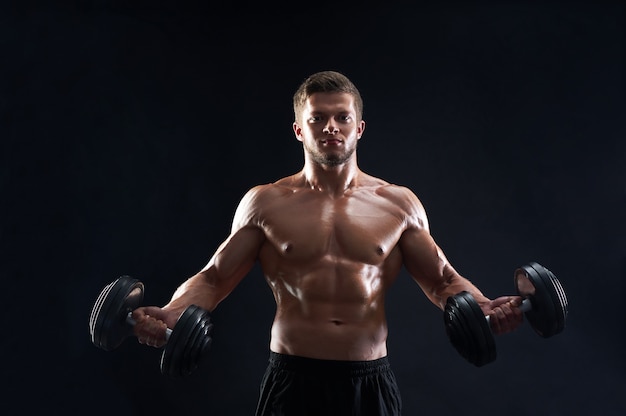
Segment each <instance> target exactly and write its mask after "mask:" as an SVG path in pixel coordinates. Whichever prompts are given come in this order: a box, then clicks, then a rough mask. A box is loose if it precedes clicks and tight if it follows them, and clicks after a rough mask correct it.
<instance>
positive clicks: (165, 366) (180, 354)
mask: <svg viewBox="0 0 626 416" xmlns="http://www.w3.org/2000/svg"><path fill="white" fill-rule="evenodd" d="M198 309H200V308H199V307H198V306H196V305H190V306H188V307H187V309H185V311H184V312H183V314H182V315H181V316H180V318H179V319H178V322H176V325H174V328H173V329H172V333H171V334H170V337H169V339H168V341H167V344H166V345H165V349H164V350H163V353H162V354H161V372H162V373H163V374H166V375H169V376H171V377H180V376H184V375H187V370H186V369H185V348H186V346H187V343H188V342H189V339H190V338H191V337H192V336H193V335H194V330H195V329H196V325H197V324H198V320H199V314H198V312H197V311H198Z"/></svg>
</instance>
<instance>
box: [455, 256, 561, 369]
mask: <svg viewBox="0 0 626 416" xmlns="http://www.w3.org/2000/svg"><path fill="white" fill-rule="evenodd" d="M514 283H515V288H516V290H517V293H518V294H519V296H521V297H522V299H523V301H522V304H521V305H520V306H519V308H520V309H521V310H522V312H524V316H525V317H526V319H527V320H528V322H529V323H530V325H531V326H532V328H533V329H534V330H535V332H536V333H537V334H539V335H540V336H541V337H543V338H549V337H551V336H553V335H556V334H558V333H560V332H562V331H563V329H564V328H565V320H566V318H567V313H568V302H567V297H566V295H565V291H564V290H563V287H562V286H561V283H560V282H559V280H558V279H557V278H556V276H555V275H554V274H553V273H552V272H551V271H550V270H548V269H546V268H545V267H543V266H541V265H540V264H538V263H536V262H531V263H529V264H528V265H525V266H523V267H520V268H518V269H516V270H515V273H514ZM443 318H444V324H445V328H446V334H447V335H448V338H449V340H450V342H451V344H452V345H453V346H454V348H455V349H456V350H457V351H458V352H459V354H461V356H463V358H465V359H466V360H467V361H469V362H470V363H472V364H474V365H475V366H477V367H481V366H483V365H485V364H488V363H490V362H492V361H494V360H495V359H496V357H497V353H496V346H495V339H494V336H493V333H492V332H491V328H490V326H489V317H488V316H485V315H484V314H483V312H482V309H480V306H479V305H478V302H477V301H476V300H475V299H474V297H473V296H472V295H470V294H469V293H468V292H465V291H463V292H460V293H458V294H456V295H454V296H451V297H449V298H448V299H447V301H446V306H445V308H444V314H443Z"/></svg>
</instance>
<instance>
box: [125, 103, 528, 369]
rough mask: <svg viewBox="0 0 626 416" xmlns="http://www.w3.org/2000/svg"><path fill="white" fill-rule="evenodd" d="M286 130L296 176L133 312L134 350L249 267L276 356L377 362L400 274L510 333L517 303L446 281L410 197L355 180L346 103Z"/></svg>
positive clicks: (256, 195) (359, 123) (243, 212)
mask: <svg viewBox="0 0 626 416" xmlns="http://www.w3.org/2000/svg"><path fill="white" fill-rule="evenodd" d="M293 130H294V134H295V136H296V138H297V140H299V141H301V142H302V144H303V149H304V167H303V169H302V170H301V171H300V172H298V173H296V174H294V175H292V176H288V177H285V178H282V179H280V180H278V181H277V182H275V183H271V184H265V185H259V186H256V187H254V188H252V189H250V190H249V191H248V192H247V193H246V195H245V196H244V197H243V198H242V200H241V202H240V204H239V206H238V207H237V210H236V212H235V217H234V221H233V225H232V229H231V233H230V235H229V236H228V238H227V239H226V240H225V241H224V242H223V243H222V244H221V245H220V246H219V247H218V249H217V250H216V252H215V254H214V255H213V256H212V258H211V259H210V261H209V262H208V264H207V265H206V266H205V267H204V268H203V269H202V270H201V271H200V272H199V273H198V274H196V275H195V276H192V277H191V278H189V279H188V280H187V281H186V282H184V283H183V284H182V285H181V286H180V287H179V288H178V289H177V290H176V291H175V293H174V295H173V296H172V299H171V300H170V302H169V303H168V304H167V305H165V306H164V307H163V308H159V307H154V306H152V307H141V308H138V309H137V310H135V311H134V312H133V317H134V318H135V320H136V321H137V324H136V325H135V333H136V335H137V337H138V339H139V342H141V343H145V344H148V345H152V346H161V345H163V343H164V339H163V336H162V330H163V329H164V327H165V325H167V326H168V327H170V328H172V327H173V326H174V325H175V324H176V321H177V319H178V317H179V316H180V314H182V312H183V311H184V309H185V308H186V307H187V306H189V305H190V304H195V305H198V306H200V307H203V308H205V309H207V310H209V311H213V310H214V309H215V308H216V307H217V306H218V304H219V303H220V302H221V301H222V300H224V299H225V298H226V297H227V296H228V295H229V294H230V293H231V292H232V291H233V290H234V289H235V287H236V286H237V284H238V283H239V282H240V281H241V279H243V278H244V277H245V276H246V275H247V274H248V273H249V272H250V270H251V268H252V267H253V266H254V264H255V263H256V262H257V261H258V262H259V264H260V265H261V267H262V270H263V273H264V275H265V278H266V280H267V282H268V284H269V286H270V287H271V289H272V291H273V294H274V298H275V300H276V306H277V307H276V315H275V318H274V322H273V325H272V331H271V339H270V349H271V350H272V351H274V352H278V353H283V354H291V355H298V356H303V357H310V358H319V359H329V360H374V359H377V358H381V357H384V356H386V355H387V344H386V341H387V321H386V317H385V304H384V300H385V294H386V292H387V289H388V288H389V287H390V286H391V285H392V284H393V282H394V281H395V279H396V277H397V276H398V274H399V272H400V270H401V268H402V267H403V266H404V267H405V268H406V270H407V271H408V272H409V274H410V275H411V276H412V277H413V279H414V280H415V282H417V284H418V285H419V287H420V288H421V289H422V290H423V291H424V293H425V294H426V296H427V297H428V299H430V301H431V302H432V303H433V304H434V305H436V306H437V307H439V308H440V309H443V308H444V307H445V302H446V299H447V298H448V297H449V296H452V295H455V294H457V293H458V292H460V291H462V290H467V291H469V292H471V293H472V294H473V295H474V297H475V298H476V299H477V301H478V302H479V304H480V306H481V308H482V310H483V312H484V313H485V315H489V316H490V324H491V326H492V328H493V330H494V333H496V334H502V333H506V332H509V331H512V330H514V329H515V328H516V327H517V326H519V324H520V323H521V322H522V312H521V311H520V310H519V308H518V307H517V306H519V304H520V303H521V298H520V297H518V296H502V297H499V298H497V299H494V300H490V299H488V298H487V297H485V296H484V295H483V294H482V293H481V291H480V290H479V289H478V288H477V287H476V286H474V285H473V284H472V283H471V282H470V281H469V280H468V279H466V278H464V277H463V276H461V275H460V274H459V273H457V272H456V270H455V269H454V268H453V267H452V266H451V264H450V263H449V262H448V260H447V259H446V256H445V255H444V253H443V251H442V250H441V249H440V247H439V246H438V245H437V244H436V243H435V241H434V240H433V238H432V236H431V235H430V232H429V225H428V219H427V216H426V213H425V210H424V207H423V206H422V204H421V203H420V201H419V199H418V198H417V196H415V194H414V193H413V192H412V191H410V190H409V189H408V188H406V187H402V186H398V185H393V184H389V183H388V182H385V181H384V180H382V179H379V178H376V177H373V176H370V175H368V174H366V173H364V172H363V171H361V170H360V169H359V167H358V164H357V157H356V147H357V143H358V141H359V140H360V139H361V136H362V135H363V132H364V130H365V122H364V121H363V120H358V119H357V114H356V111H355V107H354V100H353V97H352V96H351V95H350V94H347V93H314V94H313V95H311V96H310V97H309V98H308V101H307V103H306V105H305V107H304V109H303V111H302V114H300V116H299V117H297V119H296V121H295V122H294V124H293ZM146 316H152V317H154V318H156V319H158V320H160V321H163V322H162V323H160V324H159V325H155V324H154V321H151V320H147V319H145V317H146ZM150 322H152V323H151V324H150Z"/></svg>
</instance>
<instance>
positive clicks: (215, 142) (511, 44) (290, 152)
mask: <svg viewBox="0 0 626 416" xmlns="http://www.w3.org/2000/svg"><path fill="white" fill-rule="evenodd" d="M1 10H2V14H1V17H0V46H1V48H2V51H3V53H2V54H1V55H2V66H1V67H2V72H1V73H0V75H1V82H0V87H1V88H2V89H1V95H0V110H1V117H2V118H1V122H0V123H1V124H0V135H1V142H0V143H1V145H0V146H1V147H0V151H1V154H0V162H1V165H0V185H1V188H0V189H1V191H2V197H1V200H0V208H1V210H2V211H1V214H2V223H1V235H0V238H1V240H0V241H1V247H0V248H1V252H0V253H1V254H0V255H1V256H2V257H1V258H2V261H1V262H0V273H1V278H2V295H3V296H2V298H3V302H2V312H3V313H2V318H3V323H4V325H3V327H4V329H3V331H2V343H1V347H0V348H2V350H1V353H2V357H3V361H4V362H5V364H4V365H3V366H2V367H3V369H2V377H3V379H4V383H3V387H2V388H1V390H0V391H1V399H2V403H3V407H5V408H6V409H17V411H16V413H15V414H20V413H22V412H26V411H33V410H46V411H47V412H49V413H51V414H91V415H105V414H106V415H109V414H115V415H119V416H122V415H167V414H187V415H237V416H238V415H244V416H245V415H251V414H253V411H254V406H255V403H256V399H257V392H258V386H259V381H260V378H261V375H262V372H263V371H264V369H265V365H266V360H267V351H268V348H267V347H268V340H269V326H270V324H271V320H272V315H273V312H274V303H273V298H272V296H271V293H270V291H269V288H268V287H267V286H266V284H265V282H264V280H263V277H262V274H261V273H260V270H259V269H258V268H255V269H254V270H253V271H252V273H250V275H249V276H248V277H247V278H246V279H244V281H243V282H242V283H241V284H240V286H239V287H237V288H236V290H235V291H234V292H233V293H232V294H231V296H230V297H229V298H227V299H226V300H225V301H224V302H223V303H222V304H221V305H220V307H219V308H218V309H217V310H216V311H215V313H214V319H215V322H216V327H215V331H214V335H215V338H214V343H213V347H212V350H211V355H210V358H209V361H208V362H207V364H206V366H205V367H203V368H202V369H200V370H199V371H198V372H196V373H194V374H193V375H192V376H190V377H189V378H187V379H184V380H179V381H174V380H168V379H166V378H165V377H164V376H162V375H161V374H160V373H159V366H158V361H159V354H160V353H159V351H158V350H155V349H151V348H148V347H145V346H142V345H139V344H138V343H137V342H136V341H135V340H134V339H129V340H127V341H125V343H124V344H123V345H122V346H120V348H118V349H117V350H115V351H112V352H105V351H102V350H99V349H97V348H96V347H94V346H93V345H92V344H91V343H90V339H89V333H88V317H89V313H90V310H91V307H92V305H93V302H94V301H95V298H96V296H97V294H98V293H99V292H100V290H101V289H102V287H103V286H104V285H106V284H107V283H109V282H110V281H112V280H113V279H115V278H116V277H117V276H119V275H121V274H130V275H132V276H134V277H137V278H139V279H141V280H142V281H143V282H144V284H145V285H146V292H145V303H148V304H159V305H160V304H163V303H165V302H166V301H167V300H168V299H169V296H170V295H171V293H172V292H173V290H174V289H175V288H176V286H177V285H178V284H180V283H181V282H182V281H183V280H184V279H185V278H186V277H188V276H190V275H192V274H194V273H195V272H197V271H198V270H199V269H200V268H201V267H202V266H204V264H205V263H206V261H207V260H208V258H209V257H210V255H211V254H212V253H213V250H215V248H216V247H217V245H218V244H219V243H220V242H221V241H222V239H223V238H225V237H226V235H227V234H228V231H229V228H230V221H231V219H232V215H233V212H234V208H235V206H236V204H237V202H238V200H239V198H240V197H241V196H242V195H243V193H244V192H245V191H246V190H247V189H248V188H249V187H251V186H253V185H256V184H259V183H266V182H270V181H274V180H276V179H278V178H280V177H282V176H286V175H288V174H291V173H294V172H296V171H297V170H299V169H300V168H301V166H302V150H301V147H300V143H299V142H297V141H296V140H295V138H294V136H293V133H292V130H291V123H292V121H293V114H292V108H291V95H292V94H293V92H294V90H295V88H296V87H297V85H298V84H299V83H300V82H301V81H302V80H303V79H304V78H305V77H306V76H307V75H309V74H310V73H312V72H315V71H318V70H323V69H334V70H339V71H342V72H344V73H346V74H347V75H348V76H349V77H350V78H351V79H352V80H353V81H354V82H355V83H356V85H357V86H358V87H359V88H360V90H361V92H362V95H363V98H364V100H365V114H364V118H365V120H366V122H367V128H366V131H365V134H364V136H363V139H362V140H361V141H360V148H359V163H360V166H361V168H362V169H363V170H364V171H366V172H368V173H371V174H373V175H375V176H379V177H382V178H384V179H386V180H388V181H390V182H394V183H398V184H402V185H406V186H409V187H410V188H411V189H413V190H414V191H415V192H416V194H417V195H418V196H419V197H420V199H421V200H422V202H423V203H424V205H425V207H426V210H427V212H428V215H429V218H430V223H431V229H432V233H433V235H434V237H435V238H436V240H437V241H438V242H439V244H440V245H441V246H442V247H443V249H444V250H445V252H446V254H447V256H448V258H449V259H450V261H451V262H452V264H453V265H454V266H455V267H456V268H457V269H458V270H459V271H460V272H461V273H462V274H464V275H465V276H467V277H469V278H470V279H472V280H473V281H474V282H475V283H476V284H477V285H478V286H479V287H480V288H481V289H482V290H483V291H484V292H485V293H486V294H487V295H488V296H490V297H495V296H498V295H501V294H509V293H513V291H514V288H513V279H512V275H513V270H514V269H515V268H516V267H518V266H520V265H522V264H526V263H528V262H529V261H538V262H539V263H541V264H543V265H545V266H546V267H548V268H549V269H551V270H552V271H553V272H554V273H555V274H556V275H557V277H559V279H560V280H561V282H562V284H563V286H564V288H565V290H566V292H567V294H568V298H569V304H570V313H569V315H568V320H567V327H566V330H565V331H564V332H563V333H562V334H559V335H557V336H555V337H553V338H549V339H543V338H540V337H539V336H537V335H536V334H535V333H534V332H533V330H532V328H530V326H529V325H527V324H525V325H524V326H523V327H522V328H521V329H520V330H519V331H517V332H515V333H513V334H509V335H505V336H501V337H498V339H497V345H498V359H497V360H496V361H495V362H494V363H491V364H489V365H487V366H485V367H481V368H475V367H473V366H472V365H470V364H469V363H467V362H466V361H464V360H463V359H462V358H461V357H460V356H459V355H458V354H457V353H456V351H454V350H453V348H452V347H451V345H450V344H449V342H448V340H447V338H446V335H445V332H444V327H443V323H442V316H441V312H440V311H439V310H438V309H436V308H435V307H433V305H432V304H430V303H429V302H428V301H427V300H426V298H425V296H424V295H423V294H422V293H421V292H420V291H419V288H418V287H417V285H416V284H415V283H414V282H413V281H411V279H410V278H409V276H408V275H407V274H406V273H405V272H404V271H403V272H402V274H401V275H400V276H399V278H398V280H397V283H396V284H395V286H394V287H393V288H392V289H391V291H390V293H389V295H388V299H387V309H388V315H389V316H388V318H389V328H390V334H389V342H388V346H389V354H390V359H391V362H392V365H393V366H394V370H395V372H396V375H397V377H398V382H399V384H400V388H401V391H402V395H403V401H404V409H405V414H406V415H417V414H438V415H458V414H464V415H484V414H510V415H565V414H567V415H623V414H624V413H625V412H626V405H624V402H623V395H624V393H625V392H626V377H625V373H626V363H625V361H626V360H625V357H624V351H625V350H626V342H625V335H626V334H625V332H626V327H625V325H626V324H625V323H624V322H625V318H626V313H625V312H624V308H625V306H626V304H625V302H624V290H625V288H626V287H625V283H624V281H625V279H626V241H625V240H626V238H625V237H624V236H625V233H626V227H625V221H624V219H625V215H624V214H625V213H626V173H625V172H626V166H625V161H626V135H625V133H626V129H625V123H624V122H625V121H626V117H625V115H626V105H625V92H626V88H625V84H624V81H625V77H624V70H625V65H624V58H625V54H624V47H625V40H626V36H625V31H624V30H625V25H624V20H625V6H624V3H623V2H618V1H613V2H608V1H606V2H602V1H600V2H592V1H589V2H536V3H533V2H521V1H519V2H490V3H486V2H433V3H432V4H420V3H417V4H414V5H413V6H411V7H408V6H402V7H400V6H393V5H391V4H387V5H378V6H369V7H365V6H364V5H347V4H346V5H344V4H323V3H322V4H320V3H317V4H293V5H289V4H286V5H282V6H281V7H278V5H272V4H267V3H263V4H261V3H255V4H254V6H252V7H251V6H246V5H245V4H239V3H237V4H221V3H208V2H206V3H205V2H171V3H168V2H165V1H156V2H147V1H91V2H89V1H85V2H79V1H75V2H70V1H66V2H48V3H41V4H40V3H36V2H29V1H24V2H21V3H19V5H10V6H9V5H4V6H2V9H1Z"/></svg>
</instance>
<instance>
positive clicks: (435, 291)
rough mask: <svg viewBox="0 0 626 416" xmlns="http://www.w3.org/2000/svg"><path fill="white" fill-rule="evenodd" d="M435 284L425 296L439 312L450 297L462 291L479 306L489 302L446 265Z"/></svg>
mask: <svg viewBox="0 0 626 416" xmlns="http://www.w3.org/2000/svg"><path fill="white" fill-rule="evenodd" d="M435 282H436V283H435V284H433V285H432V286H431V287H430V290H429V291H428V292H427V296H428V298H429V299H430V300H431V302H433V303H434V304H435V305H436V306H437V307H439V308H440V309H441V310H443V309H444V308H445V306H446V301H447V300H448V298H449V297H450V296H454V295H456V294H457V293H459V292H462V291H467V292H469V293H470V294H471V295H472V296H473V297H474V299H476V301H477V302H478V304H479V305H483V304H485V303H489V302H490V301H491V300H490V299H489V298H487V297H486V296H485V295H483V293H482V292H481V291H480V289H478V287H476V286H475V285H474V284H473V283H472V282H471V281H470V280H469V279H467V278H465V277H463V276H461V275H460V274H459V273H458V272H457V271H456V270H454V269H453V268H452V267H451V266H450V265H449V264H448V263H446V264H445V265H444V267H443V270H442V272H441V277H440V278H439V279H437V280H435Z"/></svg>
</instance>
